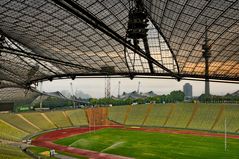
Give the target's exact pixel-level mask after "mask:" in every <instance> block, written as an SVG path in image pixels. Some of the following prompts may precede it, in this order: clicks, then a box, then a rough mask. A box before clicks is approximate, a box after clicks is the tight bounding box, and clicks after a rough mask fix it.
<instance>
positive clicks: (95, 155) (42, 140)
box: [32, 126, 239, 159]
mask: <svg viewBox="0 0 239 159" xmlns="http://www.w3.org/2000/svg"><path fill="white" fill-rule="evenodd" d="M108 127H111V128H121V129H127V130H140V131H145V132H160V133H171V134H189V135H195V136H205V137H224V134H220V133H209V132H204V131H195V130H175V129H166V128H123V126H102V127H95V128H88V127H87V128H69V129H61V130H56V131H52V132H48V133H45V134H43V135H41V136H39V137H37V138H36V139H34V140H33V141H32V144H33V145H35V146H42V147H47V148H50V149H55V150H58V151H63V152H68V153H73V154H77V155H80V156H85V157H89V158H90V159H130V158H129V157H123V156H118V155H112V154H106V153H100V152H96V151H91V150H84V149H79V148H73V147H69V146H62V145H57V144H54V143H53V142H52V141H54V140H58V139H61V138H66V137H70V136H74V135H78V134H83V133H87V132H90V131H94V130H99V129H104V128H108ZM227 138H233V139H239V135H232V134H227Z"/></svg>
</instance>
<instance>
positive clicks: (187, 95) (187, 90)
mask: <svg viewBox="0 0 239 159" xmlns="http://www.w3.org/2000/svg"><path fill="white" fill-rule="evenodd" d="M183 92H184V101H191V100H192V97H193V87H192V85H191V84H189V83H186V84H185V85H184V86H183Z"/></svg>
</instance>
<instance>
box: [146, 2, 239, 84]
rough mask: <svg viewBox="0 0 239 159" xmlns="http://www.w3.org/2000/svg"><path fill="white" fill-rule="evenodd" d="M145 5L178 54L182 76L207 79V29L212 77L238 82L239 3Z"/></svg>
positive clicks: (164, 3)
mask: <svg viewBox="0 0 239 159" xmlns="http://www.w3.org/2000/svg"><path fill="white" fill-rule="evenodd" d="M144 4H145V8H146V9H147V10H148V12H149V14H150V16H151V17H152V19H153V20H154V22H155V24H156V25H157V26H158V27H159V28H160V30H161V32H162V34H163V35H164V36H165V38H166V41H168V43H169V45H170V47H171V48H172V51H173V52H174V53H175V54H176V57H177V60H178V64H179V67H180V72H181V73H182V74H185V76H196V77H197V76H200V75H204V73H205V72H204V69H205V63H204V59H203V58H202V45H203V44H204V35H205V26H207V28H208V30H207V32H208V37H209V45H210V46H211V50H210V52H211V57H210V59H209V76H211V77H213V78H217V79H220V78H225V79H235V80H238V75H239V69H238V68H239V63H238V61H239V45H238V44H239V22H238V20H239V1H237V0H230V1H229V0H209V1H206V0H202V1H197V0H183V1H177V0H171V1H169V0H168V1H167V0H159V1H152V0H145V1H144Z"/></svg>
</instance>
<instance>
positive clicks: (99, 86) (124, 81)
mask: <svg viewBox="0 0 239 159" xmlns="http://www.w3.org/2000/svg"><path fill="white" fill-rule="evenodd" d="M119 81H120V82H121V86H120V87H121V88H120V92H121V94H122V92H131V91H134V90H137V87H138V82H139V81H140V83H141V86H140V92H148V91H154V92H155V93H157V94H168V93H170V92H171V91H173V90H183V85H184V84H185V83H190V84H191V85H192V86H193V96H199V95H200V94H202V93H204V82H200V81H187V80H182V81H181V82H177V81H176V80H172V79H140V78H135V79H133V80H130V79H128V78H117V79H116V78H111V94H112V95H114V96H117V95H118V82H119ZM71 82H72V85H73V90H74V91H76V90H80V91H82V92H84V93H87V94H89V95H90V96H91V97H97V98H99V97H104V91H105V89H104V87H105V79H104V78H97V79H96V78H88V79H86V78H78V79H75V80H71V79H64V80H53V81H52V82H49V81H46V82H43V84H42V90H43V91H47V92H52V91H62V90H68V91H70V92H71V89H70V83H71ZM210 87H211V94H214V95H225V94H226V93H233V92H235V91H237V90H239V84H226V83H215V82H211V83H210Z"/></svg>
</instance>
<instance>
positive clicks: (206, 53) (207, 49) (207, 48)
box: [202, 26, 211, 98]
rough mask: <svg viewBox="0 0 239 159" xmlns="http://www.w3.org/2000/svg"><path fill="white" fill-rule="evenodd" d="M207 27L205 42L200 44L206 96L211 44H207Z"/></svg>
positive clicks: (208, 89) (208, 88)
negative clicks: (203, 63) (203, 62)
mask: <svg viewBox="0 0 239 159" xmlns="http://www.w3.org/2000/svg"><path fill="white" fill-rule="evenodd" d="M207 32H208V28H207V26H206V31H205V43H204V45H203V46H202V49H203V57H204V59H205V96H206V98H208V97H209V95H210V86H209V58H210V57H211V53H210V48H211V46H209V44H208V41H209V40H208V35H207Z"/></svg>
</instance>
